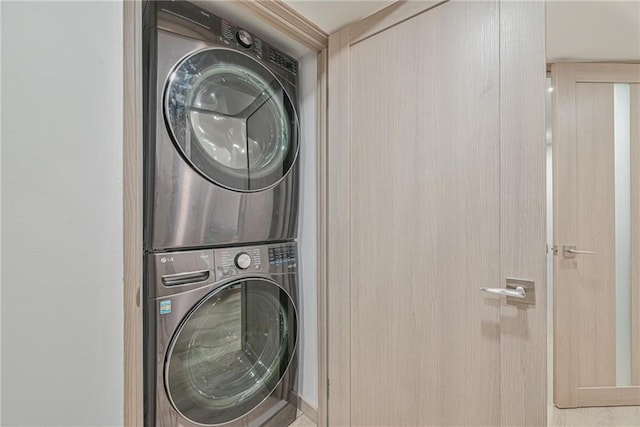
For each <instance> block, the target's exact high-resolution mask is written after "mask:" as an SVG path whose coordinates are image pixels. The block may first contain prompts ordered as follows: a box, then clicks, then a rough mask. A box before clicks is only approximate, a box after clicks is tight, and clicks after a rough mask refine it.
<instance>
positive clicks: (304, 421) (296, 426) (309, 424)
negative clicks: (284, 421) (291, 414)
mask: <svg viewBox="0 0 640 427" xmlns="http://www.w3.org/2000/svg"><path fill="white" fill-rule="evenodd" d="M289 427H316V424H315V423H314V422H313V421H311V420H310V419H309V418H307V416H306V415H304V414H303V413H299V415H298V418H297V419H296V420H295V421H294V422H293V424H290V425H289Z"/></svg>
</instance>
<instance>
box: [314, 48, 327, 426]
mask: <svg viewBox="0 0 640 427" xmlns="http://www.w3.org/2000/svg"><path fill="white" fill-rule="evenodd" d="M327 55H328V52H327V49H323V50H322V51H320V52H318V71H317V76H318V77H317V79H318V92H317V102H318V104H317V110H316V111H317V114H318V116H317V124H316V129H317V137H316V138H317V150H318V151H317V153H316V156H317V160H316V161H317V180H316V185H317V192H318V208H317V209H318V212H317V221H318V223H317V229H318V236H317V242H318V248H317V253H318V261H317V262H318V278H317V282H318V414H317V418H316V422H317V424H318V425H319V426H320V427H326V426H327V379H328V376H327V328H326V325H327V77H328V75H327V71H328V70H327Z"/></svg>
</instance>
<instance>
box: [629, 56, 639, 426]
mask: <svg viewBox="0 0 640 427" xmlns="http://www.w3.org/2000/svg"><path fill="white" fill-rule="evenodd" d="M638 73H639V74H640V67H639V69H638ZM639 79H640V76H639ZM631 218H632V221H631V259H632V260H639V259H640V220H639V219H638V218H640V84H632V85H631ZM633 219H635V221H634V220H633ZM631 334H632V335H631V361H632V362H631V384H633V385H636V386H640V262H637V261H636V262H632V263H631ZM639 424H640V423H639Z"/></svg>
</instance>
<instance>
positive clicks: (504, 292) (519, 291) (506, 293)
mask: <svg viewBox="0 0 640 427" xmlns="http://www.w3.org/2000/svg"><path fill="white" fill-rule="evenodd" d="M480 292H484V293H487V294H491V295H498V296H501V297H511V298H520V299H524V298H526V297H527V293H526V292H525V290H524V288H523V287H522V286H518V287H516V289H515V290H513V291H512V290H509V289H504V288H480Z"/></svg>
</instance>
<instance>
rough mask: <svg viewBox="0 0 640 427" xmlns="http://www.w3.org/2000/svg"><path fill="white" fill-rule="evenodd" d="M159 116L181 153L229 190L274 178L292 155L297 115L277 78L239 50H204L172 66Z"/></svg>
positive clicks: (291, 160) (267, 183) (272, 181)
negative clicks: (162, 118)
mask: <svg viewBox="0 0 640 427" xmlns="http://www.w3.org/2000/svg"><path fill="white" fill-rule="evenodd" d="M164 114H165V121H166V124H167V126H168V128H169V131H170V132H169V133H170V134H171V136H172V138H173V142H174V143H175V145H176V147H177V149H178V150H179V151H180V153H181V154H182V156H183V157H184V158H185V160H187V162H189V163H190V164H191V166H192V167H193V168H194V169H196V170H197V171H198V172H199V173H200V174H201V175H202V176H203V177H205V178H206V179H208V180H210V181H212V182H214V183H215V184H218V185H220V186H222V187H225V188H228V189H231V190H236V191H245V192H249V191H259V190H263V189H265V188H268V187H270V186H273V185H275V184H277V183H278V182H279V181H280V180H282V179H283V178H284V177H285V176H286V175H287V173H288V172H289V170H290V169H291V168H292V166H293V164H294V162H295V160H296V157H297V154H298V119H297V116H296V111H295V108H294V105H293V102H292V101H291V99H290V98H289V94H288V93H287V92H286V91H285V89H284V87H283V85H282V83H281V82H280V81H279V80H278V79H277V78H276V77H275V76H274V74H272V73H271V72H270V71H269V70H268V69H267V68H266V67H265V66H263V65H262V64H260V63H259V62H258V61H256V60H255V59H253V58H251V57H250V56H247V55H244V54H242V53H240V52H237V51H234V50H229V49H224V48H211V49H205V50H201V51H198V52H196V53H193V54H191V55H189V56H187V57H186V58H185V59H183V60H182V61H181V62H180V63H178V65H177V66H176V67H175V68H174V69H173V71H172V72H171V74H170V75H169V78H168V80H167V84H166V88H165V94H164Z"/></svg>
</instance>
